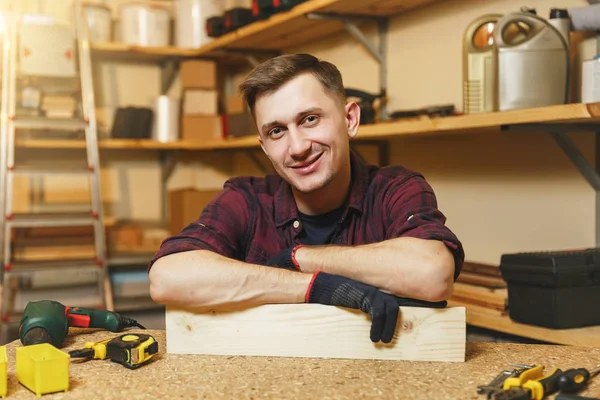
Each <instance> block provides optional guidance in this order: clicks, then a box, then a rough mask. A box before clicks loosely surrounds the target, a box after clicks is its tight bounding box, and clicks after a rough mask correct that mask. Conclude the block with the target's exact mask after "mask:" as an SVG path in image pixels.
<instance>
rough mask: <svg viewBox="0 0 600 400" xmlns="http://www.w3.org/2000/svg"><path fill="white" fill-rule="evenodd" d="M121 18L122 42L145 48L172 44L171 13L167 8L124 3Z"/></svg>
mask: <svg viewBox="0 0 600 400" xmlns="http://www.w3.org/2000/svg"><path fill="white" fill-rule="evenodd" d="M120 16H121V21H120V22H119V26H120V31H121V38H120V40H121V42H123V43H126V44H131V45H135V46H144V47H164V46H168V45H169V44H170V40H169V32H170V19H171V13H170V10H169V9H168V8H167V7H161V6H158V5H149V4H146V3H143V2H130V3H124V4H123V5H121V8H120Z"/></svg>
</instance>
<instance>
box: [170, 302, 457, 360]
mask: <svg viewBox="0 0 600 400" xmlns="http://www.w3.org/2000/svg"><path fill="white" fill-rule="evenodd" d="M400 311H401V313H400V316H399V318H398V324H397V331H396V334H395V335H394V339H393V340H392V342H391V343H389V344H384V343H377V344H375V343H372V342H371V341H370V339H369V332H370V329H371V320H370V318H369V317H368V315H367V314H365V313H363V312H361V311H357V310H352V309H346V308H342V307H331V306H324V305H321V304H267V305H263V306H258V307H253V308H248V309H244V310H237V311H229V312H227V311H219V312H217V311H214V310H213V311H212V312H202V313H193V312H190V311H182V310H177V309H172V308H169V307H167V311H166V330H167V353H171V354H210V355H246V356H275V357H313V358H352V359H381V360H413V361H452V362H463V361H464V360H465V342H466V326H465V309H464V308H463V307H452V308H445V309H431V308H420V307H401V308H400Z"/></svg>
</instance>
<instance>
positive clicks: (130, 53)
mask: <svg viewBox="0 0 600 400" xmlns="http://www.w3.org/2000/svg"><path fill="white" fill-rule="evenodd" d="M91 50H92V54H93V55H97V56H99V57H102V58H108V59H113V60H119V61H140V62H160V61H164V60H168V59H177V58H185V57H194V56H198V50H188V49H182V48H178V47H173V46H169V47H143V46H132V45H128V44H124V43H116V42H111V43H92V45H91Z"/></svg>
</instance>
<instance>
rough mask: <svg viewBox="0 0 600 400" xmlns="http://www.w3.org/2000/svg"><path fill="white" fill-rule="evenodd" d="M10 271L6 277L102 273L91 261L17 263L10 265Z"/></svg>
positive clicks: (6, 272) (8, 270)
mask: <svg viewBox="0 0 600 400" xmlns="http://www.w3.org/2000/svg"><path fill="white" fill-rule="evenodd" d="M7 267H8V268H10V269H8V268H7V269H6V271H4V274H5V276H8V275H21V274H29V273H31V272H36V271H39V272H41V271H49V270H51V271H56V272H57V273H67V274H68V273H77V272H89V271H92V272H95V271H101V268H100V266H99V265H98V264H97V263H95V262H94V260H91V259H85V260H52V261H17V262H13V263H10V264H9V265H8V266H7Z"/></svg>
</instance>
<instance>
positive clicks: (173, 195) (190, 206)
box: [166, 154, 233, 235]
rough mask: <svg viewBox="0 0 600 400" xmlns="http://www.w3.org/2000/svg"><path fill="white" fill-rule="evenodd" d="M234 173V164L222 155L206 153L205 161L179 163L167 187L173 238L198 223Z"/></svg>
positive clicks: (203, 159)
mask: <svg viewBox="0 0 600 400" xmlns="http://www.w3.org/2000/svg"><path fill="white" fill-rule="evenodd" d="M232 174H233V163H232V162H231V159H230V158H229V157H223V155H217V154H214V155H210V154H206V157H203V158H202V161H199V160H195V161H193V162H178V163H177V164H176V165H175V167H174V169H173V172H172V173H171V176H170V177H169V180H168V181H167V187H166V189H167V192H168V193H169V202H170V205H169V209H170V227H169V230H170V233H171V235H176V234H178V233H179V232H181V230H182V229H183V228H185V227H186V226H187V225H188V224H190V223H191V222H194V221H196V220H197V219H198V217H199V216H200V214H201V213H202V210H203V209H204V207H206V205H207V204H208V203H209V202H210V201H211V200H212V199H213V198H214V197H215V196H216V195H217V194H218V193H219V192H220V191H221V190H222V188H223V184H224V183H225V181H227V179H229V178H230V177H231V176H232Z"/></svg>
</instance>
